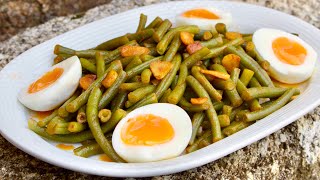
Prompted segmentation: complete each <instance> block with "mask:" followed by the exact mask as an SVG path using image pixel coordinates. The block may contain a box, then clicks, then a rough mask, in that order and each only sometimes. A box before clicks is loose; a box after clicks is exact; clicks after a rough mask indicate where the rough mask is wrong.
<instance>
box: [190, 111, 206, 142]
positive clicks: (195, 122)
mask: <svg viewBox="0 0 320 180" xmlns="http://www.w3.org/2000/svg"><path fill="white" fill-rule="evenodd" d="M204 117H205V114H204V113H203V112H201V113H196V114H194V115H193V117H192V134H191V138H190V141H189V145H192V144H193V143H194V141H195V139H196V135H197V132H198V130H199V127H200V125H201V123H202V121H203V119H204Z"/></svg>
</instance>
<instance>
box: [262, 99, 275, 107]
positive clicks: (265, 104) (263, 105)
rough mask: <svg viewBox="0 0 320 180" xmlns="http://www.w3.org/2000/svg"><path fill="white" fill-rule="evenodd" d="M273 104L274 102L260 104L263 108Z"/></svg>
mask: <svg viewBox="0 0 320 180" xmlns="http://www.w3.org/2000/svg"><path fill="white" fill-rule="evenodd" d="M273 103H274V100H270V101H267V102H264V103H262V104H261V106H262V107H263V108H266V107H268V106H270V105H272V104H273Z"/></svg>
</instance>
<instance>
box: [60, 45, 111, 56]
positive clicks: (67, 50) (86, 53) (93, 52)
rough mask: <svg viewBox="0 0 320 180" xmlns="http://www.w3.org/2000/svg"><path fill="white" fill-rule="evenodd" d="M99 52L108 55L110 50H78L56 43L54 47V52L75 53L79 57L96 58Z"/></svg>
mask: <svg viewBox="0 0 320 180" xmlns="http://www.w3.org/2000/svg"><path fill="white" fill-rule="evenodd" d="M97 52H100V53H102V54H103V55H108V54H109V52H108V51H100V50H92V49H90V50H81V51H76V50H73V49H70V48H66V47H63V46H61V45H56V46H55V47H54V54H68V55H75V56H78V57H79V58H95V55H96V53H97Z"/></svg>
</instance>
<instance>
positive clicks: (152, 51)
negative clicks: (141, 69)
mask: <svg viewBox="0 0 320 180" xmlns="http://www.w3.org/2000/svg"><path fill="white" fill-rule="evenodd" d="M148 49H149V50H150V52H149V54H148V55H150V56H159V54H158V52H157V48H156V47H149V48H148Z"/></svg>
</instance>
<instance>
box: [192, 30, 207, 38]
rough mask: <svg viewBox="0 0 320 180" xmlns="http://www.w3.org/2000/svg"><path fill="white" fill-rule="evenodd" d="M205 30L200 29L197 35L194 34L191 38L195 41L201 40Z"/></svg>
mask: <svg viewBox="0 0 320 180" xmlns="http://www.w3.org/2000/svg"><path fill="white" fill-rule="evenodd" d="M204 32H206V31H205V30H202V29H200V31H199V33H196V34H195V35H194V37H193V39H195V40H202V39H203V35H204Z"/></svg>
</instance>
